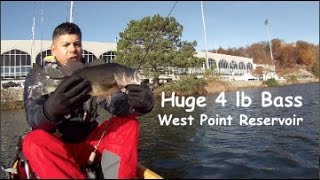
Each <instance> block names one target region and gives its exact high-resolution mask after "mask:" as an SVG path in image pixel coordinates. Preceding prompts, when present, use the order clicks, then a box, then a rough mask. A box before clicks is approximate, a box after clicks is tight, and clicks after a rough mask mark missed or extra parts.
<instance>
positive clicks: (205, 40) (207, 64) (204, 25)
mask: <svg viewBox="0 0 320 180" xmlns="http://www.w3.org/2000/svg"><path fill="white" fill-rule="evenodd" d="M201 12H202V24H203V32H204V42H205V46H206V55H205V56H206V68H209V62H208V45H207V33H206V24H205V21H204V14H203V4H202V1H201Z"/></svg>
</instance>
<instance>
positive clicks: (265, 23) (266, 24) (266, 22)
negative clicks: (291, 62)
mask: <svg viewBox="0 0 320 180" xmlns="http://www.w3.org/2000/svg"><path fill="white" fill-rule="evenodd" d="M264 25H265V26H266V29H267V33H268V41H269V49H270V57H271V62H272V64H273V55H272V47H271V40H270V32H269V21H268V19H266V20H265V21H264Z"/></svg>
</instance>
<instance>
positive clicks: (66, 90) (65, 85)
mask: <svg viewBox="0 0 320 180" xmlns="http://www.w3.org/2000/svg"><path fill="white" fill-rule="evenodd" d="M91 89H92V88H91V84H90V82H89V81H88V80H84V79H82V78H81V77H79V76H76V75H72V76H70V77H68V78H67V79H65V80H64V81H63V82H62V83H61V84H60V85H59V86H58V87H57V89H56V90H55V91H54V92H53V93H52V94H50V95H49V98H48V99H47V101H46V102H45V103H44V108H43V112H44V114H45V116H46V117H47V118H48V119H49V120H52V121H59V120H61V119H62V118H63V117H64V116H65V115H67V114H68V113H70V112H71V111H72V110H74V109H75V108H77V107H79V106H82V105H83V103H84V102H86V101H87V100H88V99H89V98H90V95H88V93H89V92H90V91H91Z"/></svg>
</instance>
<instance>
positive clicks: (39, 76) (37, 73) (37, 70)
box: [31, 63, 48, 82]
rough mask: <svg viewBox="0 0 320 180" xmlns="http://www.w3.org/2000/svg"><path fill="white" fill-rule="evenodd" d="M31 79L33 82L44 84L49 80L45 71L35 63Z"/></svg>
mask: <svg viewBox="0 0 320 180" xmlns="http://www.w3.org/2000/svg"><path fill="white" fill-rule="evenodd" d="M31 79H32V82H44V81H45V80H46V79H48V78H47V74H46V73H45V71H44V69H43V68H42V67H41V66H39V65H38V64H36V63H33V67H32V70H31Z"/></svg>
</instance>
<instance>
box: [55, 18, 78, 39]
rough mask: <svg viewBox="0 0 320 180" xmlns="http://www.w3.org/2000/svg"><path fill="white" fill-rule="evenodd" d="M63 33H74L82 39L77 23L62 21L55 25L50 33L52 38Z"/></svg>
mask: <svg viewBox="0 0 320 180" xmlns="http://www.w3.org/2000/svg"><path fill="white" fill-rule="evenodd" d="M65 34H76V35H78V36H79V37H80V39H82V38H81V37H82V35H81V30H80V28H79V26H78V25H76V24H74V23H70V22H64V23H62V24H60V25H59V26H57V27H56V28H55V29H54V31H53V33H52V40H54V39H55V38H57V37H59V36H61V35H65Z"/></svg>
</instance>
